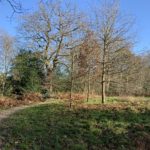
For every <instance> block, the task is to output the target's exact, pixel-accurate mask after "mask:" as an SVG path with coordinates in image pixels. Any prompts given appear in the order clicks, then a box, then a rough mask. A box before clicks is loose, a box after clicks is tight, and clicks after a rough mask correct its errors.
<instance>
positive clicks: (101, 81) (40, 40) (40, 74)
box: [0, 1, 150, 106]
mask: <svg viewBox="0 0 150 150" xmlns="http://www.w3.org/2000/svg"><path fill="white" fill-rule="evenodd" d="M132 22H133V21H132V19H130V18H129V19H128V17H127V18H126V17H125V16H122V15H121V14H120V12H119V4H118V1H111V2H110V1H109V2H108V3H107V1H106V3H103V5H102V7H100V8H96V9H95V10H94V14H92V20H91V21H89V20H88V19H87V18H86V16H83V15H82V14H81V12H80V11H79V10H77V8H75V7H74V6H72V5H71V3H67V2H64V1H46V2H43V1H41V2H40V3H39V8H38V9H37V10H36V11H34V12H32V13H26V14H24V15H21V22H20V24H19V34H20V36H19V38H18V41H19V42H20V43H16V45H15V46H14V38H12V37H11V36H9V35H8V34H2V35H3V36H1V39H0V48H1V49H0V56H1V60H0V61H1V64H0V85H1V86H0V92H1V93H3V94H4V95H5V91H7V89H10V90H9V92H11V93H13V94H14V93H15V94H22V93H24V92H27V91H33V92H41V93H47V94H48V95H50V96H51V94H55V93H57V92H68V93H69V100H70V106H71V105H72V102H73V93H75V92H76V93H84V94H86V95H87V101H88V100H89V98H90V95H91V94H98V95H101V99H102V103H104V102H105V99H106V95H107V96H110V95H111V96H114V95H116V96H120V95H137V96H138V95H143V96H149V95H150V92H149V91H150V85H149V81H150V74H149V72H150V56H149V54H145V55H144V56H142V55H136V54H135V53H134V52H132V46H133V39H132V38H131V37H132V34H131V32H130V29H131V27H132ZM14 47H15V49H17V51H19V50H20V49H25V50H23V51H19V52H18V53H17V54H15V55H14V54H13V53H14ZM20 47H21V48H20Z"/></svg>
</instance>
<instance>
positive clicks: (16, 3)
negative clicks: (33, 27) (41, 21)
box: [0, 0, 22, 16]
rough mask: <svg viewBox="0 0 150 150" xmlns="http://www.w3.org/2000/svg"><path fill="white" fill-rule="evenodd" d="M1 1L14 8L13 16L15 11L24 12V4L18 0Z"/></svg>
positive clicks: (0, 0)
mask: <svg viewBox="0 0 150 150" xmlns="http://www.w3.org/2000/svg"><path fill="white" fill-rule="evenodd" d="M0 2H7V3H8V4H9V5H10V7H11V8H12V10H13V13H12V16H13V14H14V13H21V12H22V4H21V3H20V2H19V1H16V0H0Z"/></svg>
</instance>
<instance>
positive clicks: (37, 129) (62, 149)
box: [0, 103, 150, 150]
mask: <svg viewBox="0 0 150 150" xmlns="http://www.w3.org/2000/svg"><path fill="white" fill-rule="evenodd" d="M90 106H91V107H90ZM90 106H89V107H87V108H84V105H83V107H80V108H76V109H72V110H70V109H68V108H67V107H66V106H65V105H64V104H62V103H51V104H45V105H41V106H38V107H33V108H28V109H25V110H22V111H20V112H18V113H16V114H15V115H12V116H11V117H10V118H9V119H7V120H4V121H3V123H2V124H1V125H0V139H1V140H0V143H3V145H1V148H3V149H18V150H28V149H35V150H43V149H44V150H50V149H58V150H86V149H90V150H100V149H102V150H105V149H106V150H107V149H115V150H116V149H117V150H126V149H132V150H134V149H138V148H139V149H140V148H141V150H144V149H145V150H148V149H149V148H150V145H149V143H150V117H149V116H150V109H148V108H146V107H143V105H142V106H141V107H137V105H135V106H133V107H135V108H134V109H131V108H130V107H129V108H127V107H119V109H118V107H117V109H116V107H112V105H109V104H108V105H103V106H102V105H98V106H94V105H90ZM92 106H94V107H92Z"/></svg>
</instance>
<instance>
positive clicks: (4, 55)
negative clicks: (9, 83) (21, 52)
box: [0, 32, 14, 95]
mask: <svg viewBox="0 0 150 150" xmlns="http://www.w3.org/2000/svg"><path fill="white" fill-rule="evenodd" d="M13 45H14V38H13V37H11V36H10V35H8V34H7V33H4V32H3V33H1V35H0V58H1V68H0V70H1V71H2V94H3V95H4V93H5V85H6V78H7V76H8V73H9V68H10V65H11V61H12V58H13V56H14V48H13Z"/></svg>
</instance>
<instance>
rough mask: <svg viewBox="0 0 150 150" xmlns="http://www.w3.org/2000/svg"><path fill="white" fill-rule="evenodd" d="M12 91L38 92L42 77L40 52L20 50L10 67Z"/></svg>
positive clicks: (42, 69)
mask: <svg viewBox="0 0 150 150" xmlns="http://www.w3.org/2000/svg"><path fill="white" fill-rule="evenodd" d="M11 75H12V82H13V88H14V93H16V94H20V93H23V92H25V91H33V92H39V91H41V89H42V83H43V79H44V67H43V62H42V59H41V54H40V52H31V51H20V53H19V54H18V55H17V56H16V57H15V59H14V61H13V65H12V68H11Z"/></svg>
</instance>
